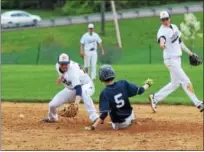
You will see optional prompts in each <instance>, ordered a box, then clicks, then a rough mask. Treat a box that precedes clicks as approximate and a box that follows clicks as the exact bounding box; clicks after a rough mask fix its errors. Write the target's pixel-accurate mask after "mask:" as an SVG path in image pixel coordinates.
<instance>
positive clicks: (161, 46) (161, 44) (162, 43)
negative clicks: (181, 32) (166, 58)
mask: <svg viewBox="0 0 204 152" xmlns="http://www.w3.org/2000/svg"><path fill="white" fill-rule="evenodd" d="M159 41H160V42H159V45H160V48H161V49H162V50H164V49H165V48H166V46H165V43H166V40H165V38H164V37H161V38H160V39H159Z"/></svg>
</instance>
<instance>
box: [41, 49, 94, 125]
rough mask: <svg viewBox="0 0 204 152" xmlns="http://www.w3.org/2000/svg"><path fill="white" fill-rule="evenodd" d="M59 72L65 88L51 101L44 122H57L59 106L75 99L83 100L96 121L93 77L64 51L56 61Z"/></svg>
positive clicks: (76, 101) (77, 100)
mask: <svg viewBox="0 0 204 152" xmlns="http://www.w3.org/2000/svg"><path fill="white" fill-rule="evenodd" d="M56 70H57V72H58V74H59V77H58V79H57V82H56V83H57V84H58V85H59V84H61V83H64V85H65V88H64V89H63V90H61V91H60V92H59V93H58V94H56V95H55V97H54V98H53V99H52V101H51V102H50V103H49V112H48V117H47V118H44V119H42V120H41V121H42V122H55V121H57V120H58V112H57V108H58V107H59V106H61V105H63V104H64V103H66V102H71V101H75V104H77V105H78V104H79V103H80V101H81V100H83V102H84V105H85V108H86V110H87V112H88V114H89V119H90V120H91V121H92V122H94V121H95V120H96V119H97V118H98V114H97V113H96V109H95V106H94V104H93V100H92V99H91V97H90V96H92V95H93V94H94V91H95V90H94V84H93V82H92V81H91V78H90V77H89V76H88V75H87V74H85V73H84V72H83V70H81V69H80V67H79V64H77V63H75V62H73V61H70V59H69V56H68V55H67V54H65V53H62V54H61V55H60V56H59V59H58V63H56Z"/></svg>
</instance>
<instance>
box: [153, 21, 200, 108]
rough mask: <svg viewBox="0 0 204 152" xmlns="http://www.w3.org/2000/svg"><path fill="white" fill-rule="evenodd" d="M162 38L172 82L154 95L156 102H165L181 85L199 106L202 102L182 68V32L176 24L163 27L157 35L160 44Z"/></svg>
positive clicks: (165, 62)
mask: <svg viewBox="0 0 204 152" xmlns="http://www.w3.org/2000/svg"><path fill="white" fill-rule="evenodd" d="M161 37H163V38H164V39H165V46H166V48H165V49H164V50H163V58H164V64H165V65H166V67H167V68H168V70H169V72H170V77H171V82H170V83H168V84H167V85H166V86H165V87H163V88H162V89H161V90H159V92H157V93H156V94H155V95H154V99H155V101H156V102H159V101H161V100H163V99H164V98H165V97H167V96H168V95H169V94H171V93H172V92H173V91H175V90H176V89H177V88H178V87H179V86H180V85H181V86H182V88H183V90H184V91H185V92H186V94H187V95H188V96H189V98H190V99H191V100H192V101H193V103H194V105H195V106H199V105H200V104H201V102H200V101H199V100H198V99H197V97H196V96H195V94H194V91H193V87H192V84H191V81H190V79H189V78H188V76H187V75H186V73H185V72H184V71H183V69H182V67H181V55H182V50H181V45H180V42H179V41H180V37H181V32H180V31H179V29H178V27H177V26H176V25H174V24H171V26H170V27H166V26H163V25H161V27H160V29H159V31H158V33H157V40H158V42H159V40H160V38H161Z"/></svg>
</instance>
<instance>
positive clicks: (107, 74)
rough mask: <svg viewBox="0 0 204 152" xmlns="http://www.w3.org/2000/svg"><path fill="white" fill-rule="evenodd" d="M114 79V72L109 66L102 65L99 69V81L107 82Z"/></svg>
mask: <svg viewBox="0 0 204 152" xmlns="http://www.w3.org/2000/svg"><path fill="white" fill-rule="evenodd" d="M114 78H115V72H114V69H113V68H112V66H111V65H108V64H104V65H102V66H101V67H100V69H99V79H100V80H101V81H102V82H103V81H107V80H110V79H114Z"/></svg>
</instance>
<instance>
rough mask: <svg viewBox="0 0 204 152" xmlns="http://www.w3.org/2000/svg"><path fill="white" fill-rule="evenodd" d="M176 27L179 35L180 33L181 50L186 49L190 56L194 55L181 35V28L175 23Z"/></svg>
mask: <svg viewBox="0 0 204 152" xmlns="http://www.w3.org/2000/svg"><path fill="white" fill-rule="evenodd" d="M175 27H176V30H177V32H178V35H179V43H180V46H181V50H182V51H184V52H185V53H187V54H188V55H189V56H192V55H193V52H191V51H190V50H189V49H188V48H187V47H186V45H185V44H184V43H183V41H182V39H181V37H182V33H181V32H180V30H179V28H178V27H177V26H176V25H175Z"/></svg>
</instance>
